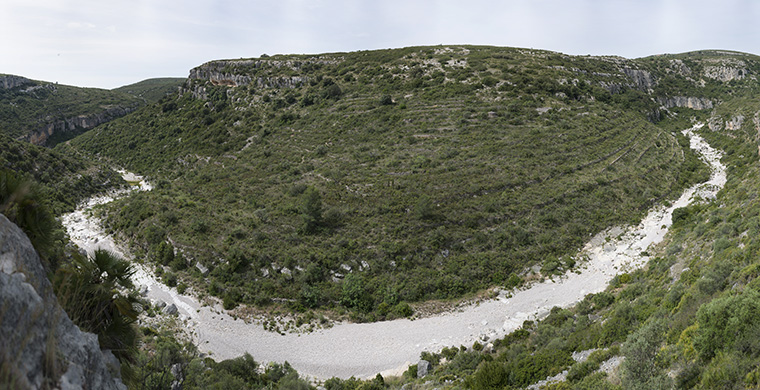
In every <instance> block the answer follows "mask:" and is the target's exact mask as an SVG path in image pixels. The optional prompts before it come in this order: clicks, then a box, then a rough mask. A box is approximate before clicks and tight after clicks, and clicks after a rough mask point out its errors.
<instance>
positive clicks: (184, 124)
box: [72, 46, 726, 319]
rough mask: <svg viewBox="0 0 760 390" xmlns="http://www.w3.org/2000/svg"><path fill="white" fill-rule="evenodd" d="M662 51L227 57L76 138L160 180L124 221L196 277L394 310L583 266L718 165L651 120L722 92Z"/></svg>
mask: <svg viewBox="0 0 760 390" xmlns="http://www.w3.org/2000/svg"><path fill="white" fill-rule="evenodd" d="M657 61H658V60H657V59H655V60H647V59H644V60H626V59H622V58H617V57H572V56H567V55H563V54H560V53H552V52H543V51H534V50H525V49H511V48H493V47H473V46H468V47H452V48H449V47H421V48H420V47H418V48H406V49H397V50H382V51H370V52H356V53H337V54H324V55H319V56H274V57H267V58H261V59H251V60H232V61H214V62H211V63H208V64H204V65H202V66H200V67H198V68H196V69H193V70H192V71H191V74H190V78H189V79H188V81H187V83H186V84H185V86H184V87H183V91H182V93H180V94H178V95H176V96H174V97H171V98H165V99H163V100H162V101H160V102H159V103H158V104H155V105H152V106H148V107H146V108H144V109H142V110H140V111H139V112H136V113H134V114H132V115H130V116H128V117H125V118H122V119H120V120H117V121H114V122H111V123H109V124H106V125H104V126H101V127H99V128H97V129H96V130H94V131H92V132H89V133H87V134H85V135H83V136H80V137H78V138H76V139H75V140H73V141H72V145H73V146H74V147H76V148H81V149H83V150H86V151H88V152H90V153H94V154H98V155H100V156H108V157H110V158H112V159H114V161H116V162H118V163H120V164H124V165H125V166H128V167H130V168H131V169H134V170H137V171H139V172H140V173H142V174H148V175H149V176H152V177H153V178H154V179H155V180H156V181H157V189H156V190H154V191H152V192H151V193H142V194H139V195H136V196H134V197H131V198H129V199H125V200H123V201H121V202H120V203H119V204H117V205H115V206H114V207H113V208H112V209H111V213H110V214H109V223H110V224H111V227H112V228H113V229H115V230H118V231H119V232H122V233H124V234H125V235H126V236H127V237H129V238H130V239H131V240H132V241H133V243H134V244H135V245H136V248H139V250H140V251H144V252H146V253H148V254H149V255H150V256H151V257H152V258H154V259H155V260H156V261H158V262H162V263H164V264H171V265H172V269H174V271H180V272H183V273H184V275H185V277H186V279H184V280H185V281H186V282H188V283H193V280H197V281H198V282H200V281H202V280H204V277H203V276H202V275H201V274H200V273H199V272H197V271H195V268H192V270H193V271H191V272H187V271H183V270H184V269H185V268H186V267H188V266H192V265H194V264H196V263H198V264H201V265H202V266H203V268H209V269H210V270H211V271H210V273H209V275H208V276H206V277H205V278H210V284H209V287H208V291H209V292H210V293H212V294H214V295H218V296H222V297H224V298H225V302H226V306H228V307H232V306H234V305H235V304H236V303H237V302H245V303H251V304H253V303H255V304H258V305H264V304H267V303H268V302H271V300H272V299H276V300H279V301H282V300H283V299H284V300H285V301H290V302H291V303H290V305H291V307H292V308H294V309H297V310H299V309H302V308H304V307H337V308H338V309H339V310H343V309H342V308H348V309H351V310H352V312H353V313H355V314H356V313H359V315H360V316H366V317H365V318H367V319H378V318H383V317H386V318H389V317H393V316H398V315H405V314H406V310H404V309H403V305H401V304H400V302H403V301H419V300H424V299H432V298H452V297H461V296H462V295H463V294H466V293H470V292H474V291H477V290H480V289H483V288H487V287H489V286H493V285H505V284H507V285H514V284H519V283H520V282H521V275H524V269H525V268H526V267H528V266H531V265H534V264H539V265H540V264H542V265H543V272H544V273H545V274H551V273H553V272H561V271H562V270H565V269H568V268H572V267H573V264H574V263H575V260H574V259H571V258H570V257H569V256H568V255H570V254H573V253H574V251H575V250H576V249H577V248H578V246H579V245H581V244H582V243H583V242H584V241H585V240H586V239H587V237H588V236H589V234H593V233H596V232H598V231H600V230H602V229H603V228H606V227H608V226H610V225H613V224H618V223H627V222H632V221H635V220H637V219H638V218H640V217H641V215H642V213H643V212H644V211H645V210H646V209H647V208H648V207H650V206H651V205H653V204H654V202H656V201H658V200H664V199H667V198H668V197H671V196H675V195H677V194H678V193H679V191H680V190H681V189H682V188H684V187H685V186H687V185H688V184H690V183H693V182H696V181H697V180H700V179H702V178H705V177H706V170H705V168H704V167H703V165H702V164H701V163H699V162H698V160H697V159H696V157H695V156H694V155H693V153H692V152H691V151H690V150H689V149H688V145H687V142H686V140H685V138H683V136H681V135H680V134H679V133H678V132H676V131H672V130H675V127H674V128H672V129H663V128H662V127H658V126H655V125H654V124H653V123H652V121H657V120H659V119H663V118H667V117H668V113H669V112H670V113H673V112H679V110H684V109H683V108H680V107H679V106H688V105H689V104H691V105H692V106H695V105H697V106H700V107H695V108H706V107H707V106H708V105H711V104H715V102H713V100H712V99H715V97H714V96H713V95H708V96H707V97H705V98H704V100H694V99H692V100H689V98H690V97H692V96H691V95H689V94H690V93H691V92H692V91H691V90H689V89H685V88H680V87H679V84H677V83H676V84H675V85H674V86H673V85H671V81H669V80H670V78H673V79H675V80H677V81H678V82H679V83H683V82H684V81H683V80H682V79H684V77H685V76H681V75H675V74H674V75H672V76H671V73H672V72H670V71H669V70H668V68H667V67H663V66H662V65H660V64H659V63H658V62H657ZM668 64H669V63H668ZM668 66H669V65H668ZM685 82H691V81H688V80H687V81H685ZM695 83H697V84H698V83H699V81H698V80H697V81H695ZM724 84H725V82H724V81H713V79H710V78H707V80H706V81H705V85H706V87H710V88H714V89H715V90H716V95H715V96H719V95H718V94H719V93H721V91H722V89H725V88H726V87H725V86H724ZM682 97H683V99H682ZM700 99H701V98H700ZM658 100H661V101H662V103H660V102H659V101H658ZM689 102H691V103H689ZM694 102H698V103H694ZM668 107H670V108H668ZM688 111H689V112H696V111H694V110H692V109H688ZM687 115H688V114H687ZM668 121H672V119H668ZM172 246H173V247H176V248H177V249H179V251H180V253H184V257H185V258H183V259H180V260H177V259H172V258H173V257H174V256H172V255H169V254H168V253H169V252H172V251H169V250H167V248H169V249H171V247H172ZM172 253H173V252H172ZM393 308H395V310H394V309H393ZM362 313H364V314H362ZM367 313H370V314H368V315H367Z"/></svg>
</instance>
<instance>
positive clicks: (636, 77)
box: [623, 68, 656, 89]
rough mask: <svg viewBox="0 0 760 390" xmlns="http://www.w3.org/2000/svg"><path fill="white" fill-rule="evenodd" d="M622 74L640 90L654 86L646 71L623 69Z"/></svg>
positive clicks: (649, 74) (652, 79)
mask: <svg viewBox="0 0 760 390" xmlns="http://www.w3.org/2000/svg"><path fill="white" fill-rule="evenodd" d="M623 73H625V75H626V76H628V78H630V79H632V80H633V83H634V84H635V85H636V86H637V87H638V88H640V89H650V88H652V87H654V85H655V84H656V83H655V80H654V78H653V77H652V74H651V73H649V72H647V71H646V70H640V69H631V68H623Z"/></svg>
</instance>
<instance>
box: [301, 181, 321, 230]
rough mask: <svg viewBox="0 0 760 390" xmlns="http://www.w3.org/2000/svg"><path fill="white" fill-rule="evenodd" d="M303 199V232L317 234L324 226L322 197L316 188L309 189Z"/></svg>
mask: <svg viewBox="0 0 760 390" xmlns="http://www.w3.org/2000/svg"><path fill="white" fill-rule="evenodd" d="M301 199H302V200H301V218H302V219H303V227H302V230H303V231H304V232H306V233H315V232H316V231H317V230H318V229H319V227H320V226H321V225H322V197H321V196H320V195H319V191H317V190H316V189H315V188H314V187H309V188H307V189H306V191H305V192H304V193H303V196H302V198H301Z"/></svg>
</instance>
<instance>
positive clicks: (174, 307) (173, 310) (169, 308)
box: [163, 303, 179, 316]
mask: <svg viewBox="0 0 760 390" xmlns="http://www.w3.org/2000/svg"><path fill="white" fill-rule="evenodd" d="M163 312H164V314H168V315H170V316H173V315H175V314H177V313H179V310H177V305H175V304H173V303H172V304H171V305H168V306H166V307H165V308H164V310H163Z"/></svg>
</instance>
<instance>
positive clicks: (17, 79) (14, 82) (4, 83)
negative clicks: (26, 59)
mask: <svg viewBox="0 0 760 390" xmlns="http://www.w3.org/2000/svg"><path fill="white" fill-rule="evenodd" d="M31 82H32V80H29V79H27V78H24V77H21V76H13V75H0V87H3V88H6V89H11V88H16V87H19V86H22V85H25V84H29V83H31Z"/></svg>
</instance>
